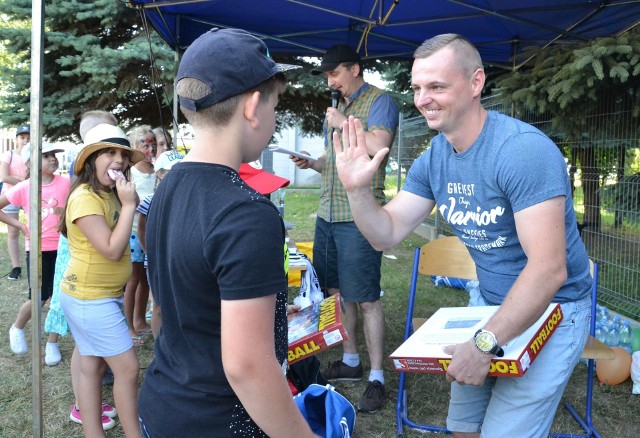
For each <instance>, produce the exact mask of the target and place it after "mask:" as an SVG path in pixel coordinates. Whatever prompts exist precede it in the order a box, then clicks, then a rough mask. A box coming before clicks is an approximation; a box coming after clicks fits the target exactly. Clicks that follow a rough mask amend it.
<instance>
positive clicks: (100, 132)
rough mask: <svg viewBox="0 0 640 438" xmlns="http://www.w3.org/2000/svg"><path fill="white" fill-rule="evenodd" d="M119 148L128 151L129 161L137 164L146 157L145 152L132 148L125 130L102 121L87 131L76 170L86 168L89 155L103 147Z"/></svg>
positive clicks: (79, 170) (75, 166) (78, 171)
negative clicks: (85, 164)
mask: <svg viewBox="0 0 640 438" xmlns="http://www.w3.org/2000/svg"><path fill="white" fill-rule="evenodd" d="M109 148H118V149H123V150H125V151H128V152H129V153H130V154H131V155H130V156H131V158H130V159H129V161H130V162H131V164H135V163H137V162H138V161H141V160H143V159H144V154H143V153H142V152H140V151H137V150H135V149H132V148H131V145H130V144H129V139H128V138H127V135H126V134H125V133H124V131H123V130H122V129H120V128H118V127H117V126H113V125H109V124H106V123H102V124H100V125H97V126H95V127H93V128H91V129H90V130H89V131H87V133H86V135H85V137H84V147H83V148H82V150H81V151H80V152H79V153H78V156H77V157H76V163H75V165H74V172H75V173H77V174H79V173H82V171H83V170H84V163H85V161H87V158H89V156H90V155H91V154H92V153H94V152H96V151H99V150H101V149H109Z"/></svg>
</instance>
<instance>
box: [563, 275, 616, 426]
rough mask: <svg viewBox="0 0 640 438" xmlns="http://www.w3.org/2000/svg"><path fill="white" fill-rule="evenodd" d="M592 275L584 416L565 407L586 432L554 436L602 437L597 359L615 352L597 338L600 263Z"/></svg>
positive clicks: (585, 353)
mask: <svg viewBox="0 0 640 438" xmlns="http://www.w3.org/2000/svg"><path fill="white" fill-rule="evenodd" d="M591 269H592V270H591V275H592V276H593V287H592V289H591V322H590V324H589V338H588V340H587V345H586V346H585V348H584V352H583V353H582V357H583V358H584V359H588V362H587V394H586V402H585V411H584V417H583V416H582V415H580V413H579V412H578V411H577V410H576V408H574V407H573V405H571V403H569V402H566V403H565V404H564V407H565V409H566V410H567V411H569V413H570V414H571V416H572V417H573V418H574V419H575V420H576V421H577V422H578V424H579V425H580V427H582V429H583V430H584V432H585V433H584V434H567V433H555V434H552V435H551V436H552V437H554V438H572V437H573V438H583V437H584V438H590V437H597V438H601V435H600V433H599V432H598V430H597V429H596V427H595V426H594V424H593V417H592V415H591V413H592V408H593V380H594V375H593V374H594V371H595V368H596V361H595V360H596V359H614V358H615V353H614V352H613V350H612V349H611V348H609V347H608V346H607V345H605V344H603V343H602V342H600V341H598V340H597V339H596V338H595V334H596V316H595V315H596V304H597V303H598V264H597V263H592V264H591Z"/></svg>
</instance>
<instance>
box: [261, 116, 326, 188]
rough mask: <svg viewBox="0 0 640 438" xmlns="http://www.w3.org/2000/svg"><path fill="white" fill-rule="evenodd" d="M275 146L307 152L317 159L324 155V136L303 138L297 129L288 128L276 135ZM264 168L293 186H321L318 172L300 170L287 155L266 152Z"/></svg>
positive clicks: (264, 154)
mask: <svg viewBox="0 0 640 438" xmlns="http://www.w3.org/2000/svg"><path fill="white" fill-rule="evenodd" d="M273 144H274V145H278V146H280V147H283V148H286V149H289V150H293V151H298V152H299V151H307V152H308V153H309V154H310V155H311V156H312V157H316V158H317V157H319V156H321V155H322V154H323V153H324V139H323V138H322V136H314V137H303V136H302V135H301V134H300V130H299V129H298V128H297V127H294V128H287V129H285V130H283V131H282V132H281V133H279V134H276V136H275V141H274V143H273ZM269 165H271V167H269ZM263 166H264V167H265V169H267V170H270V171H271V172H273V173H275V174H276V175H279V176H281V177H283V178H287V179H289V180H290V181H291V186H296V187H319V186H320V174H319V173H318V172H316V171H315V170H312V169H298V168H297V167H296V166H295V165H294V164H293V162H292V161H291V160H290V159H289V155H287V154H283V153H279V152H270V151H265V152H264V153H263Z"/></svg>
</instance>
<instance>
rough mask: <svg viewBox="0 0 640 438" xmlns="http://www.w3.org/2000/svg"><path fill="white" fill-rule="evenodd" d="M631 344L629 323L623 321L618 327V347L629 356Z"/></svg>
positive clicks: (631, 336)
mask: <svg viewBox="0 0 640 438" xmlns="http://www.w3.org/2000/svg"><path fill="white" fill-rule="evenodd" d="M631 342H633V332H632V331H631V323H629V320H627V319H625V320H624V321H622V327H620V343H619V344H618V345H620V347H622V348H624V349H625V350H627V351H628V352H629V354H631Z"/></svg>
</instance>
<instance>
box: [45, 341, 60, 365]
mask: <svg viewBox="0 0 640 438" xmlns="http://www.w3.org/2000/svg"><path fill="white" fill-rule="evenodd" d="M61 360H62V356H61V355H60V349H59V348H58V343H57V342H56V343H51V342H47V346H46V347H44V363H46V364H47V366H50V367H53V366H56V365H58V364H59V363H60V361H61Z"/></svg>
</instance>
